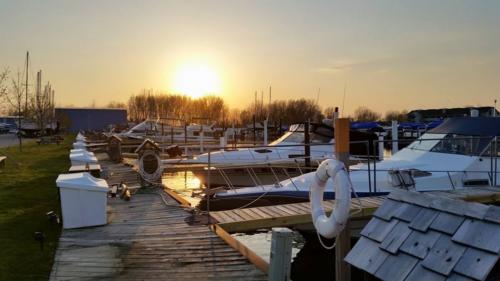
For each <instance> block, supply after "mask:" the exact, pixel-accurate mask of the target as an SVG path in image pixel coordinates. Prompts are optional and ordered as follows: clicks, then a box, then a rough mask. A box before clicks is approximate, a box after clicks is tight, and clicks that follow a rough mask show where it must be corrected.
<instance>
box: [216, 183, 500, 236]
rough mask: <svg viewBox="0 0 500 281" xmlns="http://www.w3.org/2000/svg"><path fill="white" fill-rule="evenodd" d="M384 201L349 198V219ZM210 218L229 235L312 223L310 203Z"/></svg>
mask: <svg viewBox="0 0 500 281" xmlns="http://www.w3.org/2000/svg"><path fill="white" fill-rule="evenodd" d="M427 193H429V194H432V195H435V196H442V197H447V198H453V199H459V200H464V201H473V202H479V203H490V202H500V188H497V187H474V188H473V187H471V188H466V189H456V190H449V191H430V192H427ZM384 199H385V196H377V197H362V198H359V199H352V201H351V216H350V218H351V219H363V218H364V219H366V218H368V219H370V218H371V215H372V214H373V213H374V212H375V210H376V209H377V208H378V207H379V206H380V205H381V204H382V202H383V201H384ZM334 204H335V200H328V201H325V202H324V203H323V205H324V207H325V211H326V212H327V213H328V212H331V211H332V208H333V205H334ZM210 215H211V216H212V218H213V219H215V220H216V221H217V224H218V225H219V226H220V227H222V228H223V229H224V230H226V231H227V232H230V233H233V232H248V231H254V230H257V229H260V228H272V227H283V226H296V225H304V224H311V223H312V217H311V207H310V203H309V202H306V203H294V204H283V205H274V206H266V207H254V208H246V209H234V210H227V211H215V212H210ZM357 227H358V226H357Z"/></svg>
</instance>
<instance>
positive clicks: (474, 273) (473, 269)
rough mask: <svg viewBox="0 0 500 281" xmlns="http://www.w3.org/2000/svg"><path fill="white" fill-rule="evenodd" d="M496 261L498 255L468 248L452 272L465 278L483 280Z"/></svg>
mask: <svg viewBox="0 0 500 281" xmlns="http://www.w3.org/2000/svg"><path fill="white" fill-rule="evenodd" d="M497 261H498V255H495V254H490V253H487V252H484V251H480V250H476V249H474V248H469V249H467V250H466V251H465V253H464V255H463V256H462V257H461V258H460V260H459V261H458V263H457V265H455V267H454V268H453V271H455V272H458V273H460V274H463V275H465V276H468V277H471V278H475V279H478V280H484V279H486V277H487V276H488V274H489V272H490V271H491V269H492V268H493V267H494V266H495V264H496V263H497Z"/></svg>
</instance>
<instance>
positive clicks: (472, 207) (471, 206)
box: [465, 202, 489, 220]
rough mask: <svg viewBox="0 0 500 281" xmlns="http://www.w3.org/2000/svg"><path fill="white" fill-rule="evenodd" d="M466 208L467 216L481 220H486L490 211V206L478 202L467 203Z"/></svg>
mask: <svg viewBox="0 0 500 281" xmlns="http://www.w3.org/2000/svg"><path fill="white" fill-rule="evenodd" d="M466 206H467V207H466V208H465V215H466V216H468V217H471V218H476V219H480V220H482V219H484V216H485V215H486V212H487V211H488V209H489V206H488V205H484V204H481V203H477V202H467V205H466Z"/></svg>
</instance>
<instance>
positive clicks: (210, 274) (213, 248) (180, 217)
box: [50, 161, 267, 280]
mask: <svg viewBox="0 0 500 281" xmlns="http://www.w3.org/2000/svg"><path fill="white" fill-rule="evenodd" d="M100 163H101V165H102V166H103V168H104V169H109V170H111V171H113V172H114V174H113V175H114V178H112V180H114V181H117V182H118V181H121V180H123V178H121V177H120V173H121V172H123V173H132V174H133V173H134V172H132V171H131V170H130V169H131V168H130V167H126V166H124V165H122V164H111V162H107V161H100ZM120 165H121V166H120ZM127 168H128V170H127ZM117 171H120V172H117ZM129 184H134V182H133V181H132V180H131V181H130V183H129ZM135 184H138V182H137V180H136V182H135ZM203 218H205V222H206V216H203V217H200V216H193V215H192V214H191V213H190V212H188V210H186V209H184V208H183V207H182V206H180V205H179V203H178V202H177V201H175V200H174V199H172V198H171V197H170V196H169V195H168V194H166V193H164V192H163V191H162V190H160V189H146V190H145V191H139V192H138V193H136V194H134V195H133V196H132V199H131V201H124V200H121V199H119V198H108V224H107V225H105V226H98V227H88V228H81V229H70V230H63V232H62V234H61V237H60V239H59V244H58V249H57V251H56V255H55V260H54V265H53V268H52V272H51V275H50V280H153V279H154V280H190V279H193V280H267V275H266V273H265V270H266V267H267V264H266V263H265V262H263V261H262V260H260V259H259V258H258V257H257V256H256V255H255V254H254V253H253V252H252V251H251V250H249V249H247V248H246V247H245V246H243V245H242V244H240V243H238V242H237V241H236V240H234V239H232V238H231V236H230V235H228V234H227V233H226V232H225V231H224V230H222V229H217V228H216V227H209V226H207V225H206V224H203ZM228 243H229V244H228ZM236 248H237V249H239V250H240V251H238V250H236ZM241 252H243V253H244V254H241ZM250 260H252V262H250Z"/></svg>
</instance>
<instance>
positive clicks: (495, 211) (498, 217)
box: [484, 205, 500, 223]
mask: <svg viewBox="0 0 500 281" xmlns="http://www.w3.org/2000/svg"><path fill="white" fill-rule="evenodd" d="M484 219H485V220H487V221H491V222H496V223H500V207H498V206H494V205H491V206H490V208H489V209H488V211H487V212H486V215H485V216H484Z"/></svg>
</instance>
